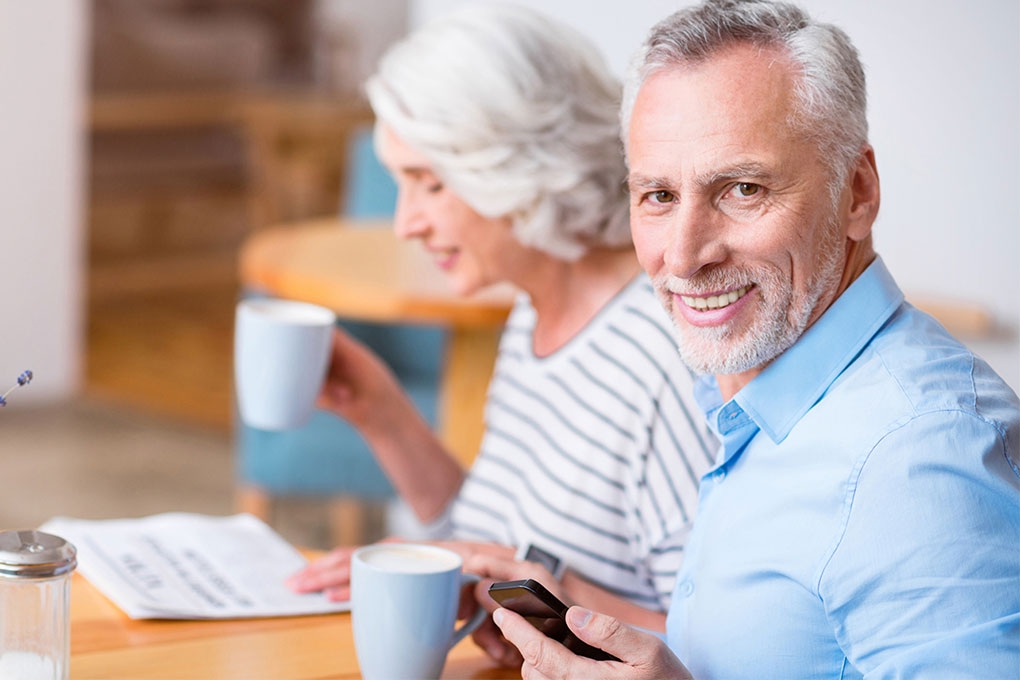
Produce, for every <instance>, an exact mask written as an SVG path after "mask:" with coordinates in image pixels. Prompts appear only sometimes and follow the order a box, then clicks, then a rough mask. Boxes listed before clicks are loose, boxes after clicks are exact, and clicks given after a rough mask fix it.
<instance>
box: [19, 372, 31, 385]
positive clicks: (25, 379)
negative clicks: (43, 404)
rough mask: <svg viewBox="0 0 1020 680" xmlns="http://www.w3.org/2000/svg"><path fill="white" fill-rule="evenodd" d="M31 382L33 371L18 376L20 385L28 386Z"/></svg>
mask: <svg viewBox="0 0 1020 680" xmlns="http://www.w3.org/2000/svg"><path fill="white" fill-rule="evenodd" d="M30 382H32V371H23V372H22V373H21V375H19V376H18V384H19V385H27V384H28V383H30Z"/></svg>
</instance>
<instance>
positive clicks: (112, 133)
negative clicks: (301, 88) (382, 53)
mask: <svg viewBox="0 0 1020 680" xmlns="http://www.w3.org/2000/svg"><path fill="white" fill-rule="evenodd" d="M90 116H91V120H90V138H91V145H92V148H91V157H92V161H91V173H90V182H91V189H90V193H89V215H90V229H89V233H90V237H89V260H90V277H89V278H90V280H89V289H90V296H91V297H92V299H97V300H101V299H108V298H110V297H114V296H124V295H132V294H145V293H150V292H153V291H163V290H174V289H180V288H194V287H199V286H209V285H214V286H215V285H228V284H232V283H233V282H234V279H235V272H236V268H235V266H234V263H235V258H236V253H237V249H238V247H239V246H240V243H241V241H242V240H243V238H244V236H245V235H246V234H248V233H250V232H251V231H252V230H255V229H258V228H260V227H261V226H265V225H268V224H273V223H278V222H280V221H285V220H290V219H301V218H306V217H315V216H323V215H335V214H336V213H337V211H338V207H339V205H340V201H341V200H342V195H341V192H342V188H343V186H344V181H343V180H344V178H343V172H344V163H345V161H344V159H345V158H346V154H347V140H348V139H349V137H350V136H351V134H352V132H353V131H355V130H356V129H358V128H359V127H362V126H367V125H370V124H371V120H372V117H371V112H370V111H369V110H368V109H367V108H366V107H365V105H364V104H362V103H360V102H344V101H339V100H337V99H335V98H332V97H329V96H326V95H321V94H315V93H296V92H292V91H291V92H265V91H262V92H257V91H248V92H214V91H210V92H157V93H124V94H108V95H96V96H94V97H93V99H92V106H91V114H90Z"/></svg>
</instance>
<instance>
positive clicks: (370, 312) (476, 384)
mask: <svg viewBox="0 0 1020 680" xmlns="http://www.w3.org/2000/svg"><path fill="white" fill-rule="evenodd" d="M240 276H241V282H242V284H243V285H244V286H246V287H252V288H256V289H260V290H263V291H265V292H267V293H270V294H272V295H275V296H279V297H285V298H294V299H298V300H305V301H308V302H314V303H316V304H320V305H323V306H325V307H329V308H330V309H333V310H334V311H336V312H337V313H338V314H339V315H341V316H344V317H349V318H355V319H360V320H365V321H380V322H392V323H415V322H417V323H434V324H442V325H445V326H447V327H448V328H449V329H450V340H449V346H448V349H447V357H446V361H445V365H444V370H443V376H442V385H441V394H440V407H439V431H440V436H441V438H442V439H443V442H444V443H445V444H446V445H447V446H448V447H449V448H450V450H451V451H453V452H454V454H455V455H456V456H457V457H458V459H460V460H461V462H462V463H464V464H465V465H467V464H470V462H471V461H472V460H473V459H474V456H475V454H476V453H477V451H478V445H479V442H480V441H481V435H482V430H483V420H482V410H483V408H482V407H483V404H484V401H485V390H486V387H487V385H488V382H489V377H490V376H491V375H492V366H493V361H494V359H495V356H496V348H497V345H498V341H499V334H500V332H501V329H502V326H503V322H504V321H505V320H506V316H507V313H508V312H509V310H510V306H511V304H512V302H513V295H514V290H513V288H511V287H509V286H497V287H492V288H490V289H488V290H486V291H483V292H482V293H481V294H478V295H475V296H471V297H469V298H465V297H461V296H459V295H457V294H456V293H454V292H453V291H452V290H451V288H450V286H449V284H448V282H447V280H446V278H445V276H444V275H443V273H442V272H441V271H439V269H438V268H437V267H436V265H435V264H434V263H433V262H432V261H431V259H430V257H429V255H428V254H427V253H426V252H425V251H424V249H423V248H422V247H421V245H420V244H417V243H408V242H404V241H400V240H399V239H397V237H396V236H395V235H394V233H393V230H392V228H390V225H389V224H388V223H384V222H368V223H366V222H350V221H344V220H339V219H332V218H328V219H318V220H311V221H307V222H297V223H291V224H284V225H280V226H277V227H273V228H270V229H266V230H262V231H260V232H257V233H255V234H253V235H252V236H250V237H249V238H248V240H247V241H246V242H245V244H244V246H243V248H242V250H241V255H240Z"/></svg>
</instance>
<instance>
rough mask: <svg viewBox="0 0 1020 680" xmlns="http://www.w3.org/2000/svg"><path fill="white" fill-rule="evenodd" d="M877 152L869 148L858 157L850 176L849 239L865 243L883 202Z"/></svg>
mask: <svg viewBox="0 0 1020 680" xmlns="http://www.w3.org/2000/svg"><path fill="white" fill-rule="evenodd" d="M881 194H882V192H881V189H880V188H879V183H878V168H877V167H876V166H875V150H874V149H873V148H871V146H870V145H869V146H867V147H866V148H865V149H864V150H863V151H862V152H861V154H860V155H859V156H858V157H857V165H856V166H855V167H854V169H853V171H852V172H851V176H850V207H849V213H848V214H847V232H846V235H847V238H849V239H850V240H852V241H863V240H864V239H865V238H867V237H868V235H870V234H871V225H872V224H874V222H875V218H876V217H877V216H878V205H879V203H880V202H881Z"/></svg>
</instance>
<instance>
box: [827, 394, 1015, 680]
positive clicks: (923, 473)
mask: <svg viewBox="0 0 1020 680" xmlns="http://www.w3.org/2000/svg"><path fill="white" fill-rule="evenodd" d="M1008 445H1009V442H1008V441H1007V440H1006V438H1005V434H1004V433H1002V432H1001V431H1000V430H999V429H998V428H996V427H995V425H994V424H992V423H990V422H987V421H985V420H982V419H981V418H980V417H978V416H975V415H973V414H969V413H963V412H953V411H944V412H938V413H929V414H924V415H920V416H917V417H915V418H913V419H911V420H910V421H909V422H907V423H905V424H903V425H902V426H900V427H899V428H898V429H896V430H895V431H893V432H891V433H890V434H887V435H886V436H885V437H884V438H883V439H882V440H881V441H880V442H878V444H877V445H876V446H875V447H874V448H873V449H872V451H871V452H870V453H869V454H868V456H867V457H866V459H865V460H864V461H862V463H861V464H860V465H859V466H858V469H857V470H856V473H855V476H854V477H852V478H851V479H849V480H848V485H847V504H846V506H845V511H846V516H845V524H844V531H843V534H842V536H841V537H840V538H839V540H838V543H837V545H836V547H835V549H834V550H833V552H832V554H831V556H830V558H829V560H828V563H827V564H826V565H824V566H823V568H822V570H821V574H820V580H819V593H820V594H821V597H822V599H823V602H824V605H825V608H826V612H827V615H828V616H829V618H830V620H831V622H832V624H833V629H834V630H835V633H836V637H837V640H838V641H839V644H840V646H841V647H842V648H843V650H844V653H845V654H846V656H847V658H848V660H849V662H850V663H851V664H853V665H854V666H855V667H856V668H857V670H858V671H860V672H861V674H862V675H863V677H864V678H868V679H870V680H874V679H879V678H882V679H892V678H925V679H938V678H947V679H948V678H953V679H954V680H955V679H960V678H1008V677H1009V678H1013V677H1020V479H1018V476H1017V473H1016V471H1015V470H1014V469H1013V468H1012V467H1011V466H1010V464H1009V461H1008V459H1007V456H1006V453H1007V446H1008ZM1014 445H1015V443H1014Z"/></svg>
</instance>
